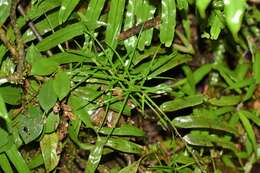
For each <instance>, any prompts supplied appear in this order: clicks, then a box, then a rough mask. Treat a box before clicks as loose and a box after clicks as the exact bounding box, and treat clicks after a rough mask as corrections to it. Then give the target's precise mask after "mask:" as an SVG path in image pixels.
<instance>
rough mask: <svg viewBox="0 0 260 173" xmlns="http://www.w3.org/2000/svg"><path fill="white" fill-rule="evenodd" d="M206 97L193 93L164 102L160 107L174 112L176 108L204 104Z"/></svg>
mask: <svg viewBox="0 0 260 173" xmlns="http://www.w3.org/2000/svg"><path fill="white" fill-rule="evenodd" d="M205 99H206V98H205V96H203V95H192V96H187V97H182V98H176V99H174V100H171V101H167V102H164V103H163V104H162V105H161V106H160V108H161V109H162V111H164V112H173V111H176V110H180V109H184V108H188V107H191V106H196V105H199V104H202V103H203V101H204V100H205Z"/></svg>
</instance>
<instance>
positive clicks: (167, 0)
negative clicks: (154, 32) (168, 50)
mask: <svg viewBox="0 0 260 173" xmlns="http://www.w3.org/2000/svg"><path fill="white" fill-rule="evenodd" d="M175 26H176V4H175V0H162V14H161V24H160V40H161V42H162V43H164V44H165V46H166V47H170V46H171V44H172V41H173V37H174V33H175Z"/></svg>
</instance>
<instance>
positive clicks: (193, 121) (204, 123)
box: [172, 115, 238, 135]
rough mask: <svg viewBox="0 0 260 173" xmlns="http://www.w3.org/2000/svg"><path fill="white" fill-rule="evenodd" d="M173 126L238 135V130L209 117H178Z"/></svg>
mask: <svg viewBox="0 0 260 173" xmlns="http://www.w3.org/2000/svg"><path fill="white" fill-rule="evenodd" d="M172 123H173V125H174V126H176V127H179V128H207V129H216V130H222V131H226V132H229V133H232V134H235V135H238V132H237V129H235V128H234V127H233V126H230V125H229V124H227V123H226V122H225V121H224V122H223V121H222V120H220V119H218V118H214V117H208V116H205V115H204V116H203V115H199V116H192V115H191V116H181V117H176V118H174V119H173V121H172Z"/></svg>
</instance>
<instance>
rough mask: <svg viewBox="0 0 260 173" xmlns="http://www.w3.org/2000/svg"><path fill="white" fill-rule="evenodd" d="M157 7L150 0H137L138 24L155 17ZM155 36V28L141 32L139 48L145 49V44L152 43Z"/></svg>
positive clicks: (136, 13)
mask: <svg viewBox="0 0 260 173" xmlns="http://www.w3.org/2000/svg"><path fill="white" fill-rule="evenodd" d="M155 10H156V8H155V7H154V6H153V5H152V4H151V3H150V1H149V0H137V4H136V10H135V15H136V24H141V23H143V22H144V21H146V20H150V19H152V18H154V13H155ZM152 37H153V28H151V29H149V30H145V31H143V32H142V33H141V35H140V38H139V40H138V49H139V50H144V48H145V46H149V45H150V44H151V41H152Z"/></svg>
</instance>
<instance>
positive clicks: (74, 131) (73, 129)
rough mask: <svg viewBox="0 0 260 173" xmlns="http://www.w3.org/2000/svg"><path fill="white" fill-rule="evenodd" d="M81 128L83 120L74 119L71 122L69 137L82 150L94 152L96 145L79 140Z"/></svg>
mask: <svg viewBox="0 0 260 173" xmlns="http://www.w3.org/2000/svg"><path fill="white" fill-rule="evenodd" d="M80 126H81V120H80V119H79V118H78V117H74V119H73V120H71V121H70V126H69V136H70V139H71V140H72V141H73V142H74V143H75V144H77V145H78V146H79V148H80V149H83V150H93V148H94V147H95V145H92V144H88V143H82V142H81V141H80V140H79V139H78V133H79V129H80Z"/></svg>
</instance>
